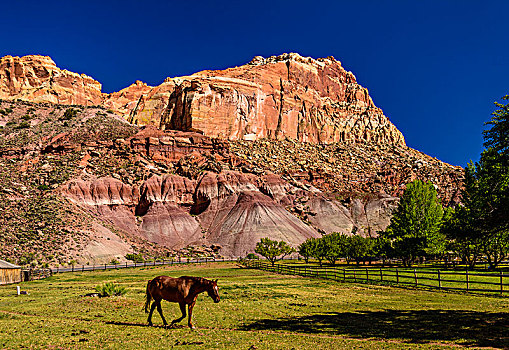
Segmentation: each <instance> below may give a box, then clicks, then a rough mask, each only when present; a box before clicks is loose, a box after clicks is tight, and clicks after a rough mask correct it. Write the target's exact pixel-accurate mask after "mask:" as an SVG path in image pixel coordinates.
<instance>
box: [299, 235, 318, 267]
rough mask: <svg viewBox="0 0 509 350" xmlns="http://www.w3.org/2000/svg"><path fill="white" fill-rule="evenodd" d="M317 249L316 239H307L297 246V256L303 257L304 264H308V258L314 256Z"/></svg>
mask: <svg viewBox="0 0 509 350" xmlns="http://www.w3.org/2000/svg"><path fill="white" fill-rule="evenodd" d="M317 247H318V239H317V238H308V239H306V240H305V241H304V242H302V243H301V244H300V245H299V254H300V255H301V256H302V257H304V261H306V264H307V263H308V262H309V258H311V257H313V256H314V255H315V251H316V249H317Z"/></svg>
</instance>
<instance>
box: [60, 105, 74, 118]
mask: <svg viewBox="0 0 509 350" xmlns="http://www.w3.org/2000/svg"><path fill="white" fill-rule="evenodd" d="M77 115H78V110H77V109H74V108H67V109H66V110H65V112H64V115H63V116H62V117H61V118H60V120H71V119H72V118H74V117H76V116H77Z"/></svg>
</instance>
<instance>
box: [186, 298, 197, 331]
mask: <svg viewBox="0 0 509 350" xmlns="http://www.w3.org/2000/svg"><path fill="white" fill-rule="evenodd" d="M195 303H196V298H194V300H193V302H192V303H191V304H189V320H188V323H187V324H188V326H189V328H191V329H194V326H193V323H192V322H191V317H193V307H194V304H195Z"/></svg>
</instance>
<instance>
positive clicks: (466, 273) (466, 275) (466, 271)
mask: <svg viewBox="0 0 509 350" xmlns="http://www.w3.org/2000/svg"><path fill="white" fill-rule="evenodd" d="M465 279H466V281H467V292H468V289H469V288H468V287H469V286H468V285H469V283H468V282H469V278H468V270H465Z"/></svg>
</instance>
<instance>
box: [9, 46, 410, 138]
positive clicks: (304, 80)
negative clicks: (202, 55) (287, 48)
mask: <svg viewBox="0 0 509 350" xmlns="http://www.w3.org/2000/svg"><path fill="white" fill-rule="evenodd" d="M0 98H3V99H18V98H19V99H23V100H28V101H35V102H52V103H60V104H81V105H97V104H103V105H104V106H106V107H107V108H110V109H112V110H114V111H115V112H117V113H119V114H120V115H123V116H124V117H125V118H126V119H128V120H129V121H130V122H131V123H134V124H137V125H152V126H155V127H157V128H160V129H163V130H165V129H174V130H181V131H198V132H200V133H203V134H204V135H206V136H210V137H218V138H222V139H229V140H255V139H260V138H269V139H285V138H292V139H296V140H299V141H305V142H313V143H332V142H344V143H355V142H362V143H364V142H376V143H380V144H391V145H400V146H402V145H404V143H405V141H404V138H403V135H402V134H401V132H400V131H399V130H398V129H397V128H396V127H395V126H394V125H393V124H392V123H391V122H390V121H389V120H388V119H387V117H385V116H384V114H383V112H382V110H381V109H380V108H377V107H376V106H375V105H374V103H373V101H372V99H371V97H370V96H369V94H368V91H367V89H366V88H364V87H362V86H361V85H359V84H358V83H357V81H356V79H355V76H354V75H353V74H352V73H351V72H348V71H346V70H345V69H344V68H343V67H342V66H341V63H340V62H339V61H337V60H336V59H334V58H333V57H328V58H319V59H313V58H310V57H301V56H299V55H298V54H295V53H290V54H283V55H280V56H273V57H269V58H263V57H259V56H258V57H255V58H254V59H253V60H252V61H251V62H250V63H248V64H246V65H243V66H240V67H235V68H229V69H226V70H222V71H208V70H207V71H202V72H198V73H195V74H193V75H190V76H185V77H177V78H167V79H166V80H165V81H164V82H163V83H162V84H161V85H159V86H156V87H150V86H147V85H146V84H144V83H142V82H140V81H137V82H135V83H134V84H132V85H131V86H129V87H127V88H125V89H123V90H121V91H119V92H115V93H112V94H103V93H101V84H100V83H98V82H97V81H95V80H94V79H92V78H90V77H88V76H86V75H84V74H81V75H79V74H76V73H72V72H69V71H67V70H61V69H59V68H57V67H56V65H55V63H54V62H53V61H52V60H51V58H49V57H44V56H24V57H21V58H20V57H11V56H6V57H4V58H2V60H1V63H0Z"/></svg>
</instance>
